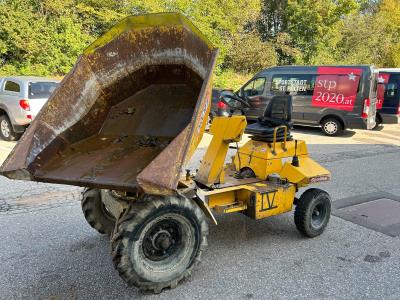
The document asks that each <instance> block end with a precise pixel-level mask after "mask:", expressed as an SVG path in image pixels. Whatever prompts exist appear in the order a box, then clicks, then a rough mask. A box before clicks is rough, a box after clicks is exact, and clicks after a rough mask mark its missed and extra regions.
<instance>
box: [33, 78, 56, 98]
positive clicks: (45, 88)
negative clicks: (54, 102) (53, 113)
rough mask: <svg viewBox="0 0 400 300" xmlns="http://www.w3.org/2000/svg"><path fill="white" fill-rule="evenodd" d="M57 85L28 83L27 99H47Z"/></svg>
mask: <svg viewBox="0 0 400 300" xmlns="http://www.w3.org/2000/svg"><path fill="white" fill-rule="evenodd" d="M57 85H58V82H31V83H29V91H28V92H29V99H41V98H49V97H50V95H51V94H52V93H53V92H54V90H55V89H56V87H57Z"/></svg>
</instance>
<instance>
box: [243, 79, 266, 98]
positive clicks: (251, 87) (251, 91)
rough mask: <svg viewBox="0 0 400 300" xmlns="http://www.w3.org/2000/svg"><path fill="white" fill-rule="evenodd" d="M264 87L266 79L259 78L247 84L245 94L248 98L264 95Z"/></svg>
mask: <svg viewBox="0 0 400 300" xmlns="http://www.w3.org/2000/svg"><path fill="white" fill-rule="evenodd" d="M264 87H265V77H258V78H255V79H253V80H252V81H250V82H249V83H248V84H246V86H245V87H244V88H243V92H244V95H245V96H246V97H251V96H259V95H262V94H263V92H264Z"/></svg>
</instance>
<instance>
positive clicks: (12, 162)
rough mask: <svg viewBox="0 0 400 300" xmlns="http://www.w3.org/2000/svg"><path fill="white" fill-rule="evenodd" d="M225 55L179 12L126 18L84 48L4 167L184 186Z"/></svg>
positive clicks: (132, 185) (159, 187) (78, 181)
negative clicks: (182, 181) (218, 57)
mask: <svg viewBox="0 0 400 300" xmlns="http://www.w3.org/2000/svg"><path fill="white" fill-rule="evenodd" d="M216 55H217V50H216V49H215V48H214V47H213V46H212V45H211V43H210V42H209V41H208V40H207V39H205V38H204V36H203V35H202V34H201V33H200V32H199V31H198V30H197V29H196V28H195V27H194V26H193V25H192V24H191V23H190V21H188V20H187V19H186V18H185V17H183V16H181V15H179V14H174V13H168V14H150V15H144V16H136V17H129V18H126V19H124V20H123V21H121V23H119V24H117V25H116V26H115V27H114V28H112V29H111V30H110V31H109V32H108V33H106V34H105V35H104V36H103V37H101V38H99V39H98V40H97V41H95V42H94V43H93V44H92V45H91V46H90V47H89V48H88V49H87V50H85V52H84V53H83V54H82V55H81V56H80V57H79V59H78V61H77V63H76V64H75V66H74V68H73V70H72V71H71V72H70V73H69V74H68V75H67V76H66V77H65V78H64V80H63V81H62V82H61V84H60V85H59V87H58V88H57V89H56V91H55V92H54V93H53V95H52V96H51V97H50V99H49V101H48V102H47V104H46V105H45V106H44V107H43V109H42V111H41V112H40V113H39V115H38V116H37V118H36V119H35V120H34V121H33V122H32V124H31V126H30V127H29V128H28V130H27V131H26V133H25V134H24V135H23V137H22V138H21V140H20V142H19V143H18V144H17V145H16V147H15V148H14V150H13V151H12V152H11V154H10V155H9V157H8V158H7V160H6V161H5V162H4V164H3V165H2V166H1V169H0V172H1V174H2V175H4V176H7V177H9V178H13V179H28V180H35V181H42V182H53V183H63V184H73V185H80V186H92V187H99V188H111V189H119V190H127V191H129V190H136V189H137V188H140V189H142V190H144V191H145V192H146V193H151V194H172V193H174V192H175V191H176V188H177V184H178V180H179V176H180V172H181V169H182V166H183V165H184V164H185V163H186V162H187V161H188V160H189V159H190V157H191V155H192V154H193V152H194V150H195V149H196V147H197V145H198V143H199V142H200V140H201V137H202V135H203V132H204V128H205V125H206V122H207V116H208V113H209V109H210V100H211V99H210V95H211V76H212V71H213V68H214V66H215V60H216Z"/></svg>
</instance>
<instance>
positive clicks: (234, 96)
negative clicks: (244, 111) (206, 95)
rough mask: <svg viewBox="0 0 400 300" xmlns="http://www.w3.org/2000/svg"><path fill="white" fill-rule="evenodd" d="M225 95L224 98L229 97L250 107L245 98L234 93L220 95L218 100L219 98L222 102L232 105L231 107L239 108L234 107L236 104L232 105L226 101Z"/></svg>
mask: <svg viewBox="0 0 400 300" xmlns="http://www.w3.org/2000/svg"><path fill="white" fill-rule="evenodd" d="M225 97H226V98H230V99H232V100H235V101H237V102H239V103H240V104H242V105H243V106H244V107H250V104H249V103H248V102H247V101H246V100H245V99H243V98H241V97H239V96H238V95H236V94H232V95H230V94H227V95H223V96H221V98H220V100H221V101H222V102H223V103H225V104H226V105H228V106H230V107H232V108H233V109H239V108H238V107H236V106H233V105H232V104H230V103H229V102H228V101H226V100H225V99H224V98H225Z"/></svg>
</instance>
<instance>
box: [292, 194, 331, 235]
mask: <svg viewBox="0 0 400 300" xmlns="http://www.w3.org/2000/svg"><path fill="white" fill-rule="evenodd" d="M330 216H331V198H330V196H329V194H328V193H327V192H325V191H323V190H320V189H315V188H313V189H308V190H307V191H305V192H304V193H303V194H302V195H301V197H300V199H298V200H297V204H296V209H295V212H294V222H295V224H296V227H297V229H298V230H299V231H300V233H302V234H303V235H305V236H307V237H316V236H318V235H320V234H321V233H322V232H324V230H325V228H326V226H327V225H328V222H329V218H330Z"/></svg>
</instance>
